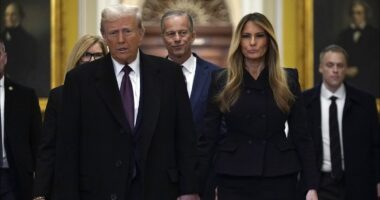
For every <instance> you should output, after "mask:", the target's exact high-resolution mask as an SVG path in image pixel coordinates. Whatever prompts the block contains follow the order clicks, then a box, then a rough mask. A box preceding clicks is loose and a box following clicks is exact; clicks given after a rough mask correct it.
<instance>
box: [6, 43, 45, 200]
mask: <svg viewBox="0 0 380 200" xmlns="http://www.w3.org/2000/svg"><path fill="white" fill-rule="evenodd" d="M6 64H7V54H6V51H5V46H4V42H3V41H2V40H1V39H0V111H1V112H0V113H1V114H0V119H1V120H0V199H1V200H26V199H31V198H32V183H33V173H34V169H35V155H36V150H37V140H38V138H39V134H40V130H41V112H40V108H39V104H38V98H37V96H36V94H35V93H34V91H33V90H32V89H29V88H26V87H23V86H21V85H19V84H16V83H14V82H13V81H11V80H10V79H8V78H7V77H6V76H5V74H4V69H5V65H6Z"/></svg>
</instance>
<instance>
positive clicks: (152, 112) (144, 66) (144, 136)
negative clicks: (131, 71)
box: [137, 52, 161, 163]
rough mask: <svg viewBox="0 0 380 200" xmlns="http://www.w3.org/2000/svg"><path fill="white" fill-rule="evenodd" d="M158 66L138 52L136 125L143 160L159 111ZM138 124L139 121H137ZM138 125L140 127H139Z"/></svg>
mask: <svg viewBox="0 0 380 200" xmlns="http://www.w3.org/2000/svg"><path fill="white" fill-rule="evenodd" d="M159 67H160V66H157V64H156V63H153V62H151V60H150V59H149V58H147V56H146V55H144V54H143V53H142V52H140V72H141V78H142V79H141V88H142V89H141V92H142V93H141V95H140V99H142V101H140V102H141V103H142V104H140V108H141V107H142V109H139V113H138V115H139V117H138V119H139V121H141V125H138V130H137V134H138V145H139V149H140V151H139V152H141V153H142V154H141V155H142V159H143V162H142V163H145V158H146V155H147V152H148V148H149V146H150V142H151V139H152V137H153V134H154V130H155V128H156V124H157V120H158V116H159V112H160V96H161V79H160V78H161V77H160V75H159V72H160V69H159ZM139 124H140V123H139ZM139 127H140V128H139Z"/></svg>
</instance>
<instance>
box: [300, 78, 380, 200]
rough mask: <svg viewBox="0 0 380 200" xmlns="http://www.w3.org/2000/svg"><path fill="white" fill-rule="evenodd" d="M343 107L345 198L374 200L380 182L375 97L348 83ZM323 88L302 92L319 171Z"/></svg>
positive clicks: (379, 150) (320, 163)
mask: <svg viewBox="0 0 380 200" xmlns="http://www.w3.org/2000/svg"><path fill="white" fill-rule="evenodd" d="M345 86H346V101H345V104H344V108H343V122H342V123H343V126H342V130H343V131H342V135H343V152H344V167H345V182H346V199H347V200H348V199H352V200H354V199H375V195H376V194H375V193H376V191H375V189H376V182H379V181H380V176H379V172H380V170H379V169H380V168H379V166H380V149H379V148H380V144H379V130H378V125H379V124H378V123H379V121H378V116H377V111H376V101H375V98H374V97H373V96H372V95H370V94H368V93H365V92H363V91H360V90H358V89H356V88H354V87H352V86H350V85H348V84H345ZM320 93H321V85H318V86H316V87H314V88H312V89H310V90H307V91H305V92H304V93H303V97H304V101H305V106H306V110H307V121H308V128H309V132H310V133H311V136H312V138H313V141H314V145H315V150H316V159H317V166H318V169H321V167H322V160H323V149H322V130H321V102H320Z"/></svg>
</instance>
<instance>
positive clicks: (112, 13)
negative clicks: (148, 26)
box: [100, 4, 144, 33]
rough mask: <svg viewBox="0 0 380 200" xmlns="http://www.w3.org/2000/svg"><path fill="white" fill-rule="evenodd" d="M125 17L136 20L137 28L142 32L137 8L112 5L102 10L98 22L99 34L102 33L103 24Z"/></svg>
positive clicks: (142, 27)
mask: <svg viewBox="0 0 380 200" xmlns="http://www.w3.org/2000/svg"><path fill="white" fill-rule="evenodd" d="M125 16H134V17H136V19H137V26H138V28H139V29H141V30H142V31H144V26H143V24H142V18H141V12H140V9H139V8H138V7H137V6H131V5H125V4H114V5H110V6H108V7H106V8H104V9H103V11H102V16H101V17H102V18H101V20H100V32H101V33H103V32H104V27H103V25H104V23H105V22H109V21H115V20H118V19H120V18H122V17H125Z"/></svg>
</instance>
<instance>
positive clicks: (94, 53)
mask: <svg viewBox="0 0 380 200" xmlns="http://www.w3.org/2000/svg"><path fill="white" fill-rule="evenodd" d="M103 56H104V54H103V50H102V47H101V46H100V44H99V43H98V42H97V43H95V44H93V45H92V46H90V48H88V49H87V50H86V52H85V53H84V54H83V56H82V57H81V59H80V61H79V64H83V63H86V62H91V61H94V60H96V59H99V58H101V57H103Z"/></svg>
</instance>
